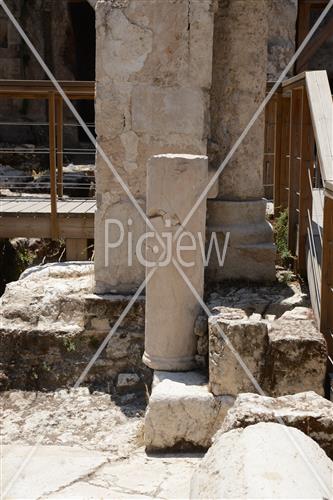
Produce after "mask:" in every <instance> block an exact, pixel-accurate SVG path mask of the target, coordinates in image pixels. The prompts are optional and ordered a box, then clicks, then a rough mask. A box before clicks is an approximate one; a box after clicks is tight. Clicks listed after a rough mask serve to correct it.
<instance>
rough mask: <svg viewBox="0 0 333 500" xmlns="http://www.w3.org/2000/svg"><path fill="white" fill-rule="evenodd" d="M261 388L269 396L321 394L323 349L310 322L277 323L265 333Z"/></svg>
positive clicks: (314, 325)
mask: <svg viewBox="0 0 333 500" xmlns="http://www.w3.org/2000/svg"><path fill="white" fill-rule="evenodd" d="M268 337H269V345H268V351H267V354H266V360H267V361H266V368H265V382H264V389H265V390H266V391H267V393H268V394H269V395H271V396H283V395H285V394H295V393H297V392H304V391H315V392H317V393H318V394H320V395H323V394H324V379H325V373H326V362H327V347H326V342H325V339H324V336H323V335H322V334H321V333H320V332H319V331H318V328H317V326H316V324H315V322H314V321H310V320H299V319H295V320H291V319H284V318H283V317H282V318H281V319H280V320H277V321H275V322H273V323H272V324H271V328H270V331H269V334H268Z"/></svg>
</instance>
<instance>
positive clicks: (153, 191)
mask: <svg viewBox="0 0 333 500" xmlns="http://www.w3.org/2000/svg"><path fill="white" fill-rule="evenodd" d="M207 181H208V159H207V157H206V156H192V155H170V154H168V155H159V156H155V157H153V158H152V159H151V160H150V162H149V163H148V177H147V214H148V217H149V219H150V221H151V223H152V224H153V226H154V229H155V232H156V233H157V235H159V237H160V238H161V239H162V241H163V242H164V244H165V245H166V252H164V256H163V249H162V248H161V245H160V244H159V243H158V240H157V237H156V235H155V234H154V233H152V236H151V237H150V238H147V243H146V248H147V254H146V255H147V256H146V258H147V261H148V265H147V271H146V272H147V277H148V276H149V274H150V273H151V270H152V266H156V265H157V269H156V270H155V272H154V274H153V275H152V277H151V278H150V279H149V280H148V282H147V285H146V328H145V353H144V356H143V360H144V362H145V363H146V364H147V365H148V366H149V367H150V368H153V369H155V370H170V371H187V370H191V369H193V368H194V367H195V359H194V356H195V354H196V350H197V345H196V343H197V338H196V336H195V335H194V322H195V319H196V317H197V315H198V313H199V312H200V305H199V303H198V300H197V298H196V297H195V295H194V294H193V292H192V290H190V288H189V286H188V284H187V283H186V281H185V280H184V278H183V277H182V276H181V275H180V273H179V272H178V270H177V269H176V267H175V265H174V263H173V262H172V259H175V260H176V261H177V263H178V265H179V266H180V267H181V268H182V270H183V272H184V274H185V275H186V276H187V278H188V280H189V282H190V283H191V284H192V287H193V289H194V290H195V291H196V293H197V294H198V295H199V296H201V297H202V296H203V288H204V263H203V257H202V254H201V249H202V248H204V241H205V224H206V199H204V200H203V201H202V202H201V203H200V205H199V206H198V208H197V210H196V213H195V216H194V217H192V218H191V219H190V220H189V221H188V223H187V224H186V227H185V228H184V229H183V230H182V231H181V232H180V234H179V236H177V241H176V242H175V243H173V244H172V248H170V245H169V243H168V242H169V241H171V238H173V237H174V235H175V233H176V232H177V231H178V230H179V228H181V227H183V223H184V220H185V217H186V216H187V215H188V213H189V212H190V210H191V208H192V207H193V205H194V204H195V202H196V201H197V199H198V198H199V196H200V194H201V193H202V191H203V190H204V188H205V186H206V184H207ZM179 243H180V244H179ZM155 247H156V248H157V252H155ZM185 247H186V248H185ZM161 258H162V262H161V264H160V265H158V262H159V259H161ZM199 354H200V353H199Z"/></svg>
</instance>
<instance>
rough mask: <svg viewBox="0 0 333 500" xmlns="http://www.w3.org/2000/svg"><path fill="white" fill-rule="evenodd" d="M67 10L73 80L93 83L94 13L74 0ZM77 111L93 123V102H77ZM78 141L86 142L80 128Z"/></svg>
mask: <svg viewBox="0 0 333 500" xmlns="http://www.w3.org/2000/svg"><path fill="white" fill-rule="evenodd" d="M68 9H69V15H70V19H71V23H72V29H73V35H74V44H75V48H74V50H75V66H74V75H75V78H76V80H84V81H95V61H96V28H95V11H94V9H93V8H92V7H91V6H90V5H89V3H88V2H87V1H86V0H82V1H77V0H76V1H75V2H72V1H71V0H69V4H68ZM77 110H78V112H79V113H80V115H81V116H82V118H83V119H84V121H85V122H86V123H89V124H94V123H95V108H94V102H93V101H77ZM91 130H92V129H91ZM93 130H94V129H93ZM79 140H80V141H82V142H86V141H87V136H86V134H85V132H84V130H82V128H80V129H79Z"/></svg>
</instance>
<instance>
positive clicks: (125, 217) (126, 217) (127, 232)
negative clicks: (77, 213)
mask: <svg viewBox="0 0 333 500" xmlns="http://www.w3.org/2000/svg"><path fill="white" fill-rule="evenodd" d="M140 205H142V203H141V204H140ZM145 228H146V223H145V220H144V219H143V217H142V216H141V215H140V214H139V212H138V210H137V209H136V207H134V205H133V204H132V203H131V202H130V201H129V200H127V201H120V202H119V203H114V204H112V205H108V204H106V203H105V204H103V205H102V207H98V208H97V211H96V214H95V280H96V286H95V290H96V292H97V293H109V292H117V293H128V292H135V291H136V290H137V288H138V286H139V285H140V284H141V283H142V281H143V280H144V266H143V264H142V262H140V261H139V259H138V258H137V245H138V241H139V238H140V237H141V235H142V234H144V232H145ZM140 248H141V251H142V252H144V248H143V246H142V245H140ZM142 248H143V250H142Z"/></svg>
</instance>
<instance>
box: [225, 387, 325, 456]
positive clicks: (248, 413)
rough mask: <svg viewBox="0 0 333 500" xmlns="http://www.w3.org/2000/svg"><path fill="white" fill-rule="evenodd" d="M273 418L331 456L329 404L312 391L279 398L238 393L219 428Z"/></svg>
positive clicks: (244, 424)
mask: <svg viewBox="0 0 333 500" xmlns="http://www.w3.org/2000/svg"><path fill="white" fill-rule="evenodd" d="M277 418H279V419H282V421H283V422H284V424H286V425H288V426H291V427H296V428H297V429H299V430H300V431H302V432H304V434H307V435H308V436H310V437H311V438H312V439H313V440H314V441H316V442H317V443H318V444H319V446H320V447H321V448H323V450H324V451H325V452H326V453H327V455H328V456H329V457H330V458H331V459H332V458H333V403H332V402H330V401H328V400H327V399H324V398H322V397H321V396H318V394H316V393H315V392H302V393H299V394H293V395H291V396H282V397H279V398H269V397H265V396H260V395H259V394H240V395H239V396H238V397H237V399H236V401H235V404H234V405H233V406H232V407H231V408H230V410H229V411H228V413H227V416H226V418H225V419H224V421H223V424H222V427H221V430H222V431H223V432H228V431H231V430H232V429H237V428H239V427H242V428H244V427H247V426H249V425H254V424H257V423H258V422H278V421H277ZM278 423H281V422H278Z"/></svg>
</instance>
